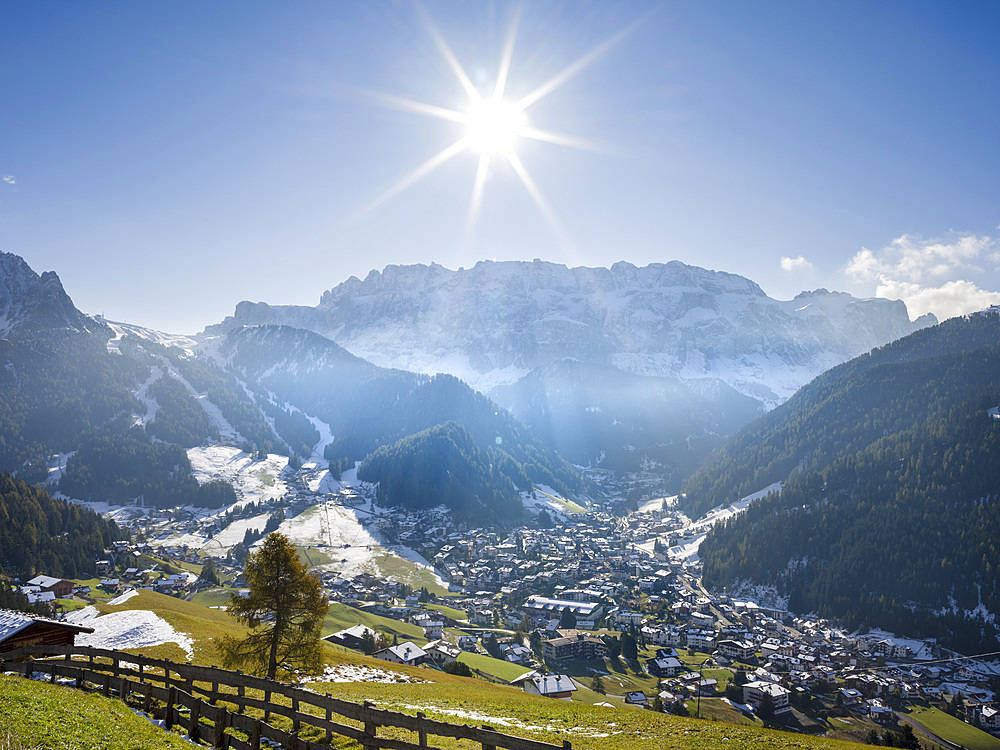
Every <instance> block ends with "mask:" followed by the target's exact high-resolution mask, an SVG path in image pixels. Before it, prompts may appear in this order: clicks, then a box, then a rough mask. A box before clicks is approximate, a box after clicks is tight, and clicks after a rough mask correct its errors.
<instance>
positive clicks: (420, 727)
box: [417, 711, 427, 747]
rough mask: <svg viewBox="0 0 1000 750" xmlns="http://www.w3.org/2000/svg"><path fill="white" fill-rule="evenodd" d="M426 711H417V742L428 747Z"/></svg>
mask: <svg viewBox="0 0 1000 750" xmlns="http://www.w3.org/2000/svg"><path fill="white" fill-rule="evenodd" d="M424 718H425V717H424V712H423V711H417V722H418V723H417V744H418V745H420V747H427V730H426V729H424Z"/></svg>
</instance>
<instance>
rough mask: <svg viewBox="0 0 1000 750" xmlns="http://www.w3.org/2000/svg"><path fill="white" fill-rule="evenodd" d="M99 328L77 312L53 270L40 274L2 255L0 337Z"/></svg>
mask: <svg viewBox="0 0 1000 750" xmlns="http://www.w3.org/2000/svg"><path fill="white" fill-rule="evenodd" d="M100 326H101V324H99V323H97V322H96V321H94V320H93V319H92V318H90V317H89V316H87V315H84V314H83V313H81V312H80V311H79V310H77V309H76V307H75V306H74V305H73V301H72V300H71V299H70V298H69V295H68V294H66V290H65V289H63V285H62V282H61V281H60V280H59V277H58V276H57V275H56V273H55V272H54V271H46V272H44V273H43V274H41V275H38V274H37V273H35V271H34V270H32V268H31V267H30V266H29V265H28V264H27V263H26V262H25V261H24V259H23V258H21V257H20V256H18V255H14V254H13V253H0V335H3V336H5V337H9V336H13V335H17V334H18V333H20V332H22V331H39V330H46V329H54V330H59V329H71V330H77V331H91V330H94V329H96V328H98V327H100Z"/></svg>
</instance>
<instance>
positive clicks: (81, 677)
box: [0, 646, 572, 750]
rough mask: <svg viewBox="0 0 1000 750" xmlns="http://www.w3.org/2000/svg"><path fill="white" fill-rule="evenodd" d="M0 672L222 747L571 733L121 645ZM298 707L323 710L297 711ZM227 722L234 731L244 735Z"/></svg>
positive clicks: (323, 749)
mask: <svg viewBox="0 0 1000 750" xmlns="http://www.w3.org/2000/svg"><path fill="white" fill-rule="evenodd" d="M82 659H86V661H82ZM2 672H10V673H14V674H20V675H23V676H24V677H31V676H32V675H34V674H39V673H41V674H44V675H48V676H49V679H50V681H51V682H55V681H56V680H58V679H60V678H61V679H63V680H72V682H73V685H74V687H76V688H79V689H82V690H89V691H97V692H103V693H104V695H107V696H117V697H118V698H120V699H121V700H123V701H126V700H130V699H131V700H133V701H139V702H141V703H142V705H143V708H144V710H145V711H146V712H147V713H151V714H153V715H155V716H156V717H157V718H161V719H163V722H164V724H165V725H166V726H167V727H168V728H170V727H173V726H174V725H177V726H180V727H182V728H184V729H186V730H187V732H188V736H189V737H190V738H191V739H192V740H194V741H196V742H204V743H207V744H210V745H211V746H212V747H215V748H223V749H226V750H227V749H229V748H232V749H233V750H260V746H261V740H267V741H268V743H270V744H278V745H280V746H281V747H282V748H285V750H328V748H329V746H330V744H331V743H332V740H333V737H334V736H335V735H336V736H340V737H347V738H350V739H352V740H356V741H357V742H358V743H360V745H361V747H362V748H364V750H435V748H434V746H433V745H428V744H427V742H428V737H447V738H452V739H460V740H469V741H471V742H473V743H478V744H479V745H481V747H482V750H500V749H501V748H502V749H503V750H572V744H571V743H570V741H569V740H564V741H563V743H562V744H561V745H553V744H549V743H547V742H540V741H538V740H530V739H525V738H522V737H514V736H511V735H508V734H504V733H502V732H498V731H496V730H495V729H493V728H491V727H488V726H482V727H476V726H468V725H465V724H451V723H448V722H444V721H437V720H434V719H428V718H427V717H426V716H424V715H423V714H422V713H418V714H417V715H416V716H411V715H410V714H403V713H399V712H396V711H388V710H385V709H379V708H376V707H375V706H374V705H372V704H371V703H368V702H365V703H354V702H352V701H345V700H341V699H339V698H334V697H333V696H331V695H321V694H319V693H315V692H313V691H311V690H305V689H303V688H298V687H295V686H293V685H286V684H284V683H281V682H277V681H275V680H267V679H262V678H259V677H254V676H252V675H246V674H243V673H242V672H231V671H228V670H224V669H217V668H215V667H202V666H197V665H194V664H179V663H177V662H171V661H166V660H164V659H152V658H149V657H145V656H136V655H133V654H127V653H124V652H122V651H112V650H106V649H97V648H90V647H80V648H75V647H74V648H65V647H59V646H32V647H27V648H21V649H17V650H15V651H8V652H5V653H2V654H0V673H2ZM223 688H228V690H224V689H223ZM248 690H250V691H255V692H257V693H262V694H263V698H258V697H255V696H253V695H247V691H248ZM277 696H281V697H283V698H285V699H286V700H287V703H280V702H277V701H275V700H274V698H275V697H277ZM220 702H221V703H225V704H228V705H231V706H235V707H236V710H235V711H231V710H229V709H228V708H226V707H224V706H220V705H217V704H218V703H220ZM303 707H305V708H313V709H315V710H317V711H319V712H321V713H310V712H308V711H303V710H300V709H302V708H303ZM248 708H249V709H253V710H256V711H262V712H263V714H264V716H263V718H257V717H253V716H249V715H248V714H246V713H245V711H246V709H248ZM272 715H276V716H281V717H284V718H285V719H288V720H290V721H291V723H292V731H291V732H287V731H285V730H283V729H279V728H277V727H275V726H273V725H272V724H270V723H269V722H270V718H271V716H272ZM335 716H336V717H339V718H341V719H346V720H348V721H352V722H354V723H355V724H358V725H360V726H351V725H349V724H342V723H340V722H338V721H335V720H334V717H335ZM303 725H305V726H311V727H314V728H316V729H318V730H321V731H322V732H323V733H325V741H324V742H315V741H312V740H307V739H305V738H303V737H301V736H300V731H301V729H302V727H303ZM381 728H392V729H400V730H404V731H407V732H411V733H413V734H415V735H416V737H415V738H414V739H415V740H416V742H410V741H407V740H400V739H392V738H389V737H379V736H378V730H379V729H381ZM229 729H232V730H235V731H237V732H240V733H241V734H243V735H245V736H246V739H243V738H242V737H239V736H237V735H235V734H233V733H232V732H231V731H227V730H229ZM314 733H315V732H314Z"/></svg>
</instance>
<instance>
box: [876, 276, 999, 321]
mask: <svg viewBox="0 0 1000 750" xmlns="http://www.w3.org/2000/svg"><path fill="white" fill-rule="evenodd" d="M875 295H876V296H878V297H884V298H886V299H901V300H903V302H904V303H905V304H906V309H907V311H908V312H909V313H910V317H911V318H917V317H919V316H921V315H923V314H924V313H929V312H930V313H934V315H935V316H937V318H938V320H945V319H947V318H954V317H955V316H956V315H966V314H968V313H971V312H976V311H977V310H982V309H983V308H984V307H989V306H990V305H1000V292H990V291H987V290H985V289H980V288H979V287H977V286H976V285H975V284H974V283H972V282H971V281H964V280H960V281H948V282H945V283H944V284H942V285H941V286H938V287H925V286H920V285H919V284H913V283H910V282H906V281H892V280H884V281H882V282H881V283H880V284H879V285H878V288H877V289H876V290H875Z"/></svg>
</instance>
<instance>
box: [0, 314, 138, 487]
mask: <svg viewBox="0 0 1000 750" xmlns="http://www.w3.org/2000/svg"><path fill="white" fill-rule="evenodd" d="M142 379H143V373H142V368H141V367H140V366H139V365H138V364H137V363H136V362H134V361H131V360H128V359H125V358H123V357H117V358H112V357H110V356H109V355H108V353H107V350H106V349H105V347H104V342H103V341H100V340H99V339H94V338H92V337H90V335H88V334H82V335H81V334H78V333H76V332H69V331H58V332H52V333H51V334H50V335H49V336H48V337H45V338H37V339H32V340H22V341H16V340H10V339H6V338H5V339H0V471H8V472H17V473H18V475H19V476H20V477H21V478H22V479H25V480H28V481H34V482H37V481H41V480H43V479H45V476H46V471H45V458H46V457H47V456H48V455H49V454H52V453H63V452H68V451H71V450H74V449H75V448H76V446H77V444H78V443H79V442H80V441H81V440H82V439H84V438H85V437H86V436H87V435H90V434H93V433H94V432H95V431H98V430H101V429H104V428H105V427H106V426H107V425H108V424H110V423H111V422H112V420H114V419H115V418H116V417H120V416H122V415H127V414H131V413H133V412H134V411H138V410H139V409H140V405H139V403H138V402H137V401H136V400H135V398H134V397H133V396H132V393H131V389H133V388H136V387H138V385H139V384H140V383H141V382H142Z"/></svg>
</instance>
